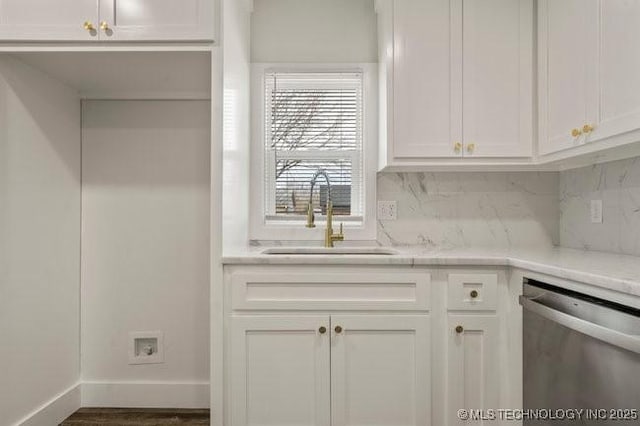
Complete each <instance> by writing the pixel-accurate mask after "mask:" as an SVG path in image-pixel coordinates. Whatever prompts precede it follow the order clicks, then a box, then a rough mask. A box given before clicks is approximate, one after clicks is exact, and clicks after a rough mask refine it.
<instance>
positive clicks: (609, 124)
mask: <svg viewBox="0 0 640 426" xmlns="http://www.w3.org/2000/svg"><path fill="white" fill-rule="evenodd" d="M600 16H601V18H600V37H599V40H600V60H599V64H600V72H599V76H600V85H599V86H600V96H599V99H600V109H599V114H600V116H599V117H598V118H597V120H596V122H595V123H589V124H595V131H594V132H593V134H591V135H589V136H588V139H587V140H590V141H594V140H597V139H602V138H606V137H610V136H615V135H618V134H621V133H624V132H629V131H633V130H637V129H640V47H639V46H638V40H640V25H638V23H640V2H638V1H629V0H606V1H601V2H600ZM597 52H598V49H597V48H596V47H594V46H592V47H591V48H590V49H589V52H588V56H589V57H591V58H592V59H593V60H595V59H596V54H597Z"/></svg>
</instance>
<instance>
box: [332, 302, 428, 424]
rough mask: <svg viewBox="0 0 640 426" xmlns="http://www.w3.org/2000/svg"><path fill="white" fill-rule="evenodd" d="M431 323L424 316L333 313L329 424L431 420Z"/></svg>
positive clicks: (411, 422) (397, 422) (412, 422)
mask: <svg viewBox="0 0 640 426" xmlns="http://www.w3.org/2000/svg"><path fill="white" fill-rule="evenodd" d="M429 324H430V322H429V317H428V315H411V316H404V315H403V316H394V315H385V316H382V315H360V316H342V315H338V316H332V317H331V325H332V327H333V330H332V331H333V342H332V345H331V401H332V405H331V413H332V420H333V421H332V423H331V424H332V425H333V426H359V425H380V426H400V425H403V426H409V425H412V426H424V425H429V424H431V422H430V418H429V416H430V414H431V403H430V401H431V398H430V386H431V372H430V368H431V363H430V358H431V357H430V353H431V350H430V338H429V334H430V332H429V329H430V327H429ZM338 331H339V332H338Z"/></svg>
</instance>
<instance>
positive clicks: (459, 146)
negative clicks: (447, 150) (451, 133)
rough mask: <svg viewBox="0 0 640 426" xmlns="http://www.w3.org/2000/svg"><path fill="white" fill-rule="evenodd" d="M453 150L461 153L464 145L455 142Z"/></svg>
mask: <svg viewBox="0 0 640 426" xmlns="http://www.w3.org/2000/svg"><path fill="white" fill-rule="evenodd" d="M453 150H454V151H455V152H460V151H462V143H461V142H455V143H454V144H453Z"/></svg>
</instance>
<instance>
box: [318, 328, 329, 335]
mask: <svg viewBox="0 0 640 426" xmlns="http://www.w3.org/2000/svg"><path fill="white" fill-rule="evenodd" d="M318 332H319V333H320V334H324V333H326V332H327V327H324V326H323V327H320V328H319V329H318Z"/></svg>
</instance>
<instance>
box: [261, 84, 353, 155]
mask: <svg viewBox="0 0 640 426" xmlns="http://www.w3.org/2000/svg"><path fill="white" fill-rule="evenodd" d="M271 97H272V98H271V146H270V148H271V149H277V150H306V149H330V150H334V149H351V150H355V149H357V148H358V141H359V121H360V117H359V116H358V108H357V99H358V93H357V91H356V89H351V90H346V89H345V90H330V89H323V90H274V91H273V92H272V94H271Z"/></svg>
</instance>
